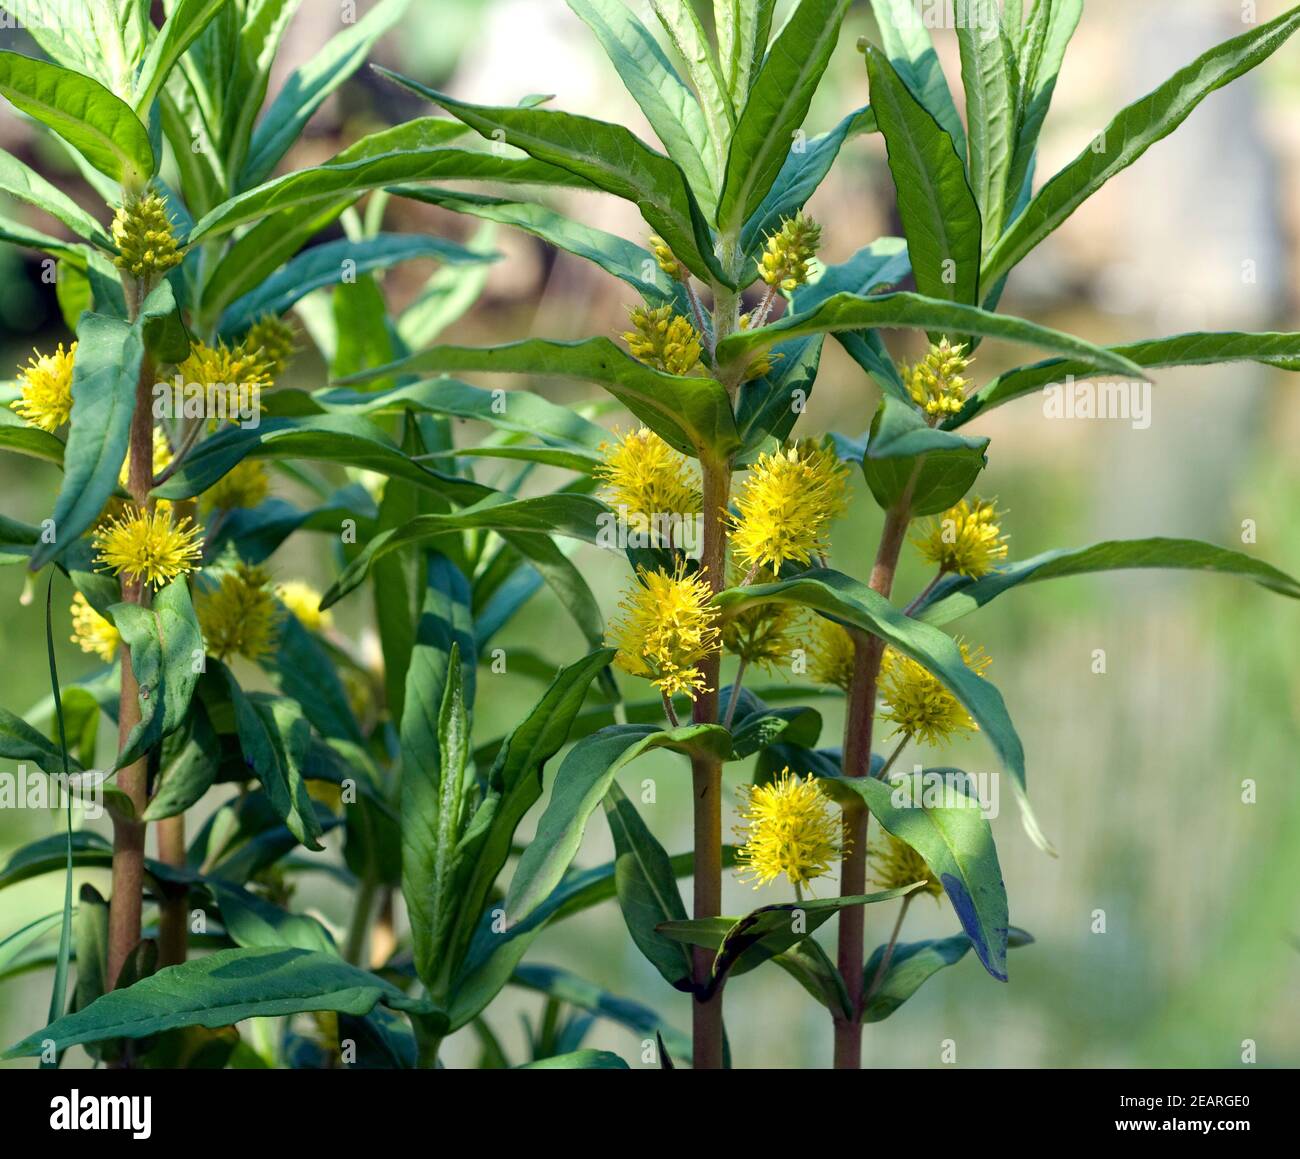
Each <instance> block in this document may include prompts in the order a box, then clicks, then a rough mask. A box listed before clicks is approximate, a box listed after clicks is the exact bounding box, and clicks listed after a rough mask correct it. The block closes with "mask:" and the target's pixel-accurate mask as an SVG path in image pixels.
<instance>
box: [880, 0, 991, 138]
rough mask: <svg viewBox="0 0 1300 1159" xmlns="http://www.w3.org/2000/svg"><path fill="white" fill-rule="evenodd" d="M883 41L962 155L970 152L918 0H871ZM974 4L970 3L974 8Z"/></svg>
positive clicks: (914, 92) (900, 71) (891, 60)
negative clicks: (916, 1)
mask: <svg viewBox="0 0 1300 1159" xmlns="http://www.w3.org/2000/svg"><path fill="white" fill-rule="evenodd" d="M871 7H872V10H873V11H874V12H875V16H876V26H877V28H879V30H880V43H881V46H882V47H883V48H884V50H885V55H886V56H887V57H888V58H889V63H890V64H891V65H893V66H894V71H895V72H896V73H898V75H899V76H900V77H901V78H902V80H903V83H904V84H905V85H907V87H908V89H910V90H911V93H912V95H913V96H914V97H915V98H916V100H918V101H919V102H920V103H921V106H922V108H924V109H925V111H926V112H927V113H929V114H930V116H932V117H933V118H934V119H935V120H936V121H937V122H938V123H939V125H940V127H941V128H942V129H943V131H944V132H945V133H947V134H948V136H949V137H951V138H952V144H953V148H954V149H955V150H956V152H957V155H958V156H959V157H964V156H965V155H966V134H965V132H964V130H963V129H962V124H961V117H959V116H958V115H957V106H956V105H954V104H953V102H952V93H951V92H950V91H949V89H948V82H947V81H946V80H945V79H944V75H943V68H942V67H941V66H940V64H939V57H938V56H937V55H936V54H935V51H934V45H933V44H932V43H931V42H930V33H929V31H928V30H927V29H926V26H925V22H924V21H923V20H922V18H921V9H920V8H918V7H917V5H916V3H915V0H871ZM971 7H972V6H971V5H969V4H968V5H967V9H966V10H967V11H970V9H971Z"/></svg>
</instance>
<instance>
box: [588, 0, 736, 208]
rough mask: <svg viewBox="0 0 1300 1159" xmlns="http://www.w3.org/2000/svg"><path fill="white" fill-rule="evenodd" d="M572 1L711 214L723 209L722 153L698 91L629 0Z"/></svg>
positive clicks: (656, 133)
mask: <svg viewBox="0 0 1300 1159" xmlns="http://www.w3.org/2000/svg"><path fill="white" fill-rule="evenodd" d="M567 2H568V5H569V7H570V8H571V9H572V10H573V11H574V13H575V14H576V15H577V16H578V17H579V19H581V20H582V21H583V23H585V24H586V25H587V27H588V28H590V29H591V31H592V32H593V33H594V34H595V36H596V39H597V40H599V41H600V44H601V47H602V48H603V49H604V50H605V55H606V56H608V57H609V59H610V61H611V62H612V63H613V65H614V68H615V69H616V70H617V71H618V75H619V79H621V80H622V82H623V84H624V85H625V86H626V88H627V91H628V92H629V93H631V94H632V99H633V100H635V101H636V103H637V104H638V105H639V106H640V107H641V111H642V112H643V113H644V114H645V118H646V120H647V121H649V122H650V127H651V128H652V129H654V131H655V135H656V136H657V137H658V138H659V140H660V141H661V142H663V146H664V150H665V151H666V152H667V154H668V156H669V157H671V158H672V159H673V160H674V161H676V162H677V164H678V166H680V168H681V170H682V172H683V173H684V174H685V175H686V180H687V181H688V182H690V185H691V188H692V189H693V190H694V192H695V196H696V197H697V198H698V199H699V202H700V207H701V208H702V209H703V210H704V212H705V213H707V214H710V215H711V214H712V213H713V212H714V211H715V210H716V209H717V205H718V188H717V181H716V178H715V176H714V173H713V170H712V168H711V167H710V160H711V159H716V158H717V156H718V155H717V154H716V153H715V152H714V151H713V142H712V140H711V139H710V137H709V127H708V125H707V124H706V122H705V118H704V113H703V111H702V110H701V109H700V105H699V102H698V101H697V100H696V99H695V94H694V93H693V92H692V91H691V89H690V87H689V86H688V85H687V84H686V83H685V82H684V81H683V80H682V78H681V77H680V76H678V75H677V70H676V69H674V68H673V66H672V62H671V61H669V59H668V57H667V56H665V55H664V52H663V49H661V48H660V47H659V42H658V41H657V40H655V38H654V36H653V35H652V34H651V33H650V30H649V29H648V28H646V26H645V25H644V24H642V23H641V21H640V20H638V19H637V18H636V16H634V15H633V14H632V13H631V12H630V11H629V10H628V8H627V6H626V5H625V4H624V3H623V0H567Z"/></svg>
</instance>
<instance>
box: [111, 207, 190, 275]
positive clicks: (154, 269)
mask: <svg viewBox="0 0 1300 1159" xmlns="http://www.w3.org/2000/svg"><path fill="white" fill-rule="evenodd" d="M113 243H114V244H115V245H116V246H117V256H116V257H115V258H114V259H113V264H114V265H116V266H117V268H118V269H119V270H122V271H124V272H125V273H128V274H130V275H131V276H132V277H133V278H136V279H137V280H139V281H142V282H145V281H153V280H155V279H156V278H159V277H161V276H162V275H163V274H165V273H166V272H167V271H168V270H170V269H172V268H174V267H175V266H178V265H180V263H181V261H182V260H183V259H184V257H185V255H184V253H183V252H182V251H181V249H180V247H179V246H178V245H177V244H176V232H175V230H174V229H173V227H172V223H171V219H170V218H169V217H168V216H167V203H166V202H165V201H164V200H163V199H162V198H161V197H159V196H158V194H156V193H143V194H139V195H135V196H128V197H127V199H126V200H125V201H124V202H123V203H122V206H121V207H120V208H119V209H118V211H117V212H116V213H115V214H114V215H113Z"/></svg>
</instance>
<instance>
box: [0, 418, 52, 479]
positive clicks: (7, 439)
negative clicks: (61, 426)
mask: <svg viewBox="0 0 1300 1159" xmlns="http://www.w3.org/2000/svg"><path fill="white" fill-rule="evenodd" d="M0 448H3V449H4V450H6V451H13V452H14V454H16V455H28V456H30V457H31V458H33V459H44V460H45V461H46V462H47V463H57V464H59V465H60V466H62V465H63V441H62V440H61V439H59V438H57V437H55V436H54V435H52V434H50V433H49V432H48V431H43V430H41V428H40V427H33V426H30V425H29V424H28V423H27V422H26V420H24V419H21V418H19V417H18V415H16V414H15V413H14V412H13V411H12V410H10V409H9V408H8V407H5V408H4V409H3V410H0Z"/></svg>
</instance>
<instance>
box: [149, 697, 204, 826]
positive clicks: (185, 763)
mask: <svg viewBox="0 0 1300 1159" xmlns="http://www.w3.org/2000/svg"><path fill="white" fill-rule="evenodd" d="M193 708H194V710H193V712H192V713H191V723H190V726H189V727H187V728H185V729H182V730H179V731H177V732H175V733H173V734H172V735H171V736H170V737H168V738H167V741H166V743H164V744H163V748H162V760H161V762H160V764H161V769H160V772H159V782H158V787H157V789H155V790H154V795H153V797H152V798H151V799H150V801H149V804H148V806H147V807H146V808H145V811H144V819H145V820H146V821H161V820H162V819H163V818H164V817H175V816H176V815H177V814H179V813H184V812H185V810H186V809H188V808H189V807H190V806H191V805H193V804H195V803H196V802H197V801H198V800H199V799H200V798H201V797H202V796H203V794H204V793H206V792H207V791H208V789H210V788H211V787H212V784H213V782H214V781H215V780H216V779H217V774H218V772H220V770H221V742H220V740H219V739H218V738H217V734H216V732H215V731H214V730H213V728H212V723H211V721H209V719H208V714H207V711H206V710H205V709H204V708H203V705H202V702H201V701H200V702H197V703H195V704H194V706H193Z"/></svg>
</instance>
